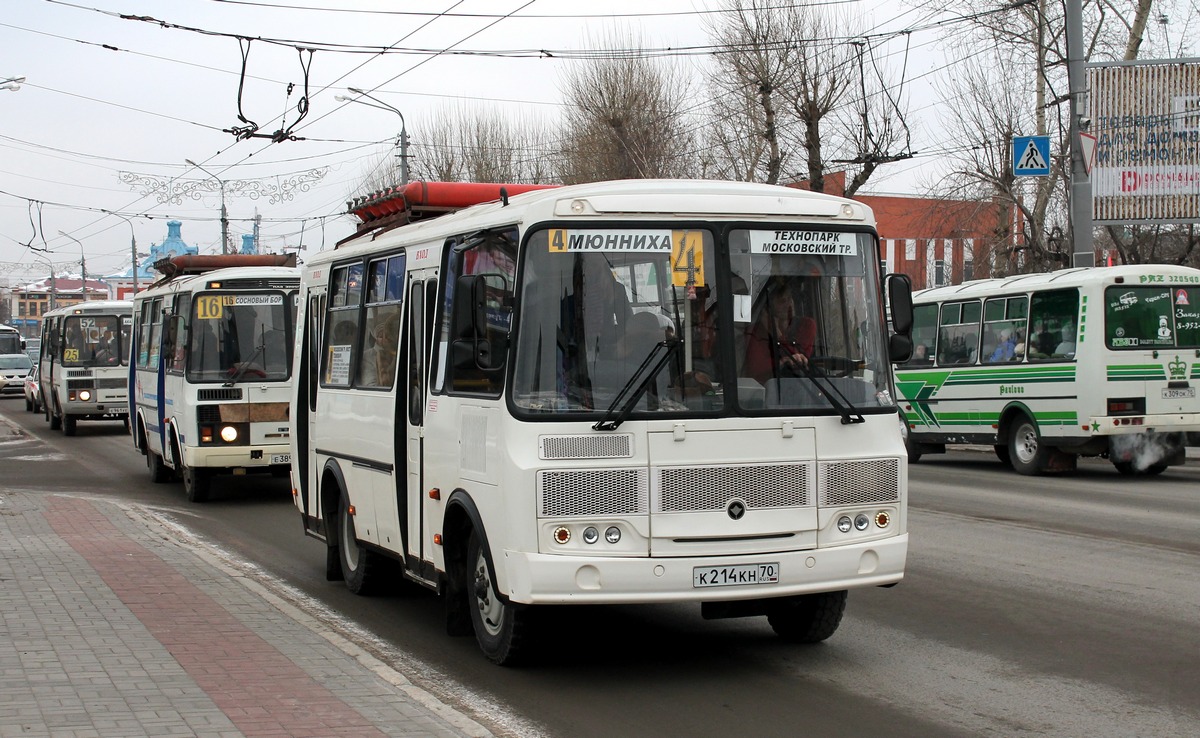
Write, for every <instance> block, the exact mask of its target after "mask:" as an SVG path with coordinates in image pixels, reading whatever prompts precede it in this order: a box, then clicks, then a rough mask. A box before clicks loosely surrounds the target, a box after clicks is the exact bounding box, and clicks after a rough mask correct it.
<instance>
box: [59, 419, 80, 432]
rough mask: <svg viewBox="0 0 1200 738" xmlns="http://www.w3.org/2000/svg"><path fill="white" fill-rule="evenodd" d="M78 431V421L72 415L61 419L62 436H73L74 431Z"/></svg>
mask: <svg viewBox="0 0 1200 738" xmlns="http://www.w3.org/2000/svg"><path fill="white" fill-rule="evenodd" d="M78 429H79V420H78V418H76V417H75V416H74V415H64V416H63V419H62V432H63V435H64V436H73V435H75V431H76V430H78Z"/></svg>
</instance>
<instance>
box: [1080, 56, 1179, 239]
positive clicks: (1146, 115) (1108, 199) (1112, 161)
mask: <svg viewBox="0 0 1200 738" xmlns="http://www.w3.org/2000/svg"><path fill="white" fill-rule="evenodd" d="M1088 90H1089V106H1088V108H1089V111H1090V114H1091V118H1092V129H1091V132H1092V133H1093V134H1094V135H1095V136H1096V163H1095V166H1094V167H1093V168H1092V173H1091V179H1092V218H1093V220H1094V221H1095V222H1096V223H1097V224H1103V223H1131V224H1136V223H1147V222H1150V223H1190V222H1198V221H1200V61H1196V60H1188V61H1178V60H1176V61H1167V60H1162V61H1141V62H1117V63H1111V64H1090V65H1088Z"/></svg>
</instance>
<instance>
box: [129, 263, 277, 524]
mask: <svg viewBox="0 0 1200 738" xmlns="http://www.w3.org/2000/svg"><path fill="white" fill-rule="evenodd" d="M294 265H295V257H294V256H291V255H240V254H238V255H225V256H207V255H204V256H195V255H191V256H177V257H175V258H174V259H171V260H170V261H167V262H160V263H159V264H156V265H155V268H156V269H158V270H159V271H161V272H163V273H164V275H165V276H164V277H163V278H162V279H160V280H159V281H158V282H155V283H154V284H153V285H151V286H150V287H149V288H148V289H146V290H143V291H142V292H139V293H138V294H137V295H136V296H135V297H134V320H135V323H134V333H133V335H134V339H133V340H134V350H133V361H132V362H131V363H130V367H129V376H128V381H129V383H130V394H129V412H130V416H131V418H132V420H133V424H134V425H133V431H134V432H133V443H134V447H135V448H137V450H138V451H139V452H141V453H142V454H144V455H145V456H146V465H147V467H148V468H149V470H150V478H151V479H153V480H154V481H155V482H167V481H171V480H172V479H175V478H179V479H182V480H183V486H184V491H185V493H186V494H187V498H188V500H190V501H192V502H203V501H205V500H207V499H208V498H209V496H210V494H211V492H212V484H213V478H214V477H215V476H217V475H223V474H234V475H241V474H247V473H256V472H274V473H277V474H281V475H286V474H287V469H288V464H289V462H290V457H289V456H288V453H289V448H288V436H289V433H290V432H291V423H290V421H289V418H288V400H289V398H290V395H291V381H292V344H293V343H294V337H295V326H296V322H295V314H296V292H297V288H298V286H299V281H300V277H299V272H298V270H297V269H296V268H295V266H294Z"/></svg>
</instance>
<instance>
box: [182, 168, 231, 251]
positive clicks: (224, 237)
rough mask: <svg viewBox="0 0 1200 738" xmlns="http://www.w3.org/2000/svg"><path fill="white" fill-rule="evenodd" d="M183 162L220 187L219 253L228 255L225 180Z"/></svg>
mask: <svg viewBox="0 0 1200 738" xmlns="http://www.w3.org/2000/svg"><path fill="white" fill-rule="evenodd" d="M184 161H185V162H187V163H188V164H191V165H192V166H194V167H196V168H197V169H199V170H200V171H202V172H204V173H205V174H207V175H208V176H210V177H212V178H213V179H215V180H217V184H218V185H220V186H221V253H222V254H228V253H229V213H228V211H226V210H225V180H223V179H221V178H220V177H218V176H217V175H215V174H213V173H212V172H210V171H208V170H207V169H205V168H204V167H202V166H200V165H199V164H197V163H196V162H194V161H192V160H191V159H184Z"/></svg>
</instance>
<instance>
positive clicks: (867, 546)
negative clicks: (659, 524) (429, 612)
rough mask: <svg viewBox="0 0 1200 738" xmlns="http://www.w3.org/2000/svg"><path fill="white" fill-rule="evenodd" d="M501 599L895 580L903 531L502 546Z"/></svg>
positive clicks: (715, 594)
mask: <svg viewBox="0 0 1200 738" xmlns="http://www.w3.org/2000/svg"><path fill="white" fill-rule="evenodd" d="M502 555H503V557H504V558H503V561H496V562H495V564H496V566H497V567H498V568H503V570H504V574H505V583H506V585H507V587H506V589H507V590H508V591H507V595H508V598H509V599H510V600H512V601H513V602H520V603H525V604H536V605H543V604H558V605H562V604H637V603H663V602H716V601H726V600H751V599H765V598H770V597H788V596H791V595H799V594H811V593H815V592H831V591H835V590H841V589H852V588H858V587H877V586H882V585H887V584H895V583H896V582H899V581H900V580H901V579H902V578H904V562H905V558H906V557H907V555H908V534H907V533H905V534H903V535H899V536H894V537H892V538H884V539H880V540H875V541H869V542H865V543H860V544H854V545H848V546H836V547H830V548H821V549H811V550H808V551H789V552H785V553H768V554H754V555H746V556H724V557H713V556H705V557H703V558H662V559H655V558H649V557H639V558H618V557H612V558H599V557H583V556H561V555H560V556H555V555H549V554H537V553H525V552H521V551H505V552H503V554H502ZM747 564H749V565H756V564H778V570H779V576H778V581H776V582H771V583H768V584H749V585H747V584H740V585H731V586H695V584H694V582H695V576H694V573H695V572H696V571H699V570H705V569H712V568H713V567H717V568H719V567H723V566H733V565H747Z"/></svg>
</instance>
